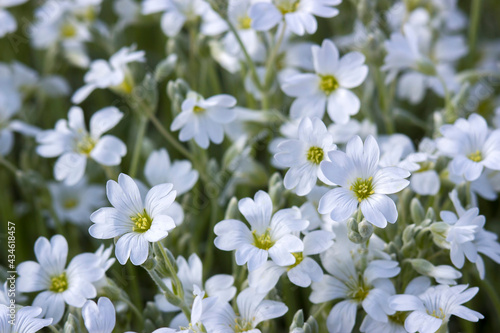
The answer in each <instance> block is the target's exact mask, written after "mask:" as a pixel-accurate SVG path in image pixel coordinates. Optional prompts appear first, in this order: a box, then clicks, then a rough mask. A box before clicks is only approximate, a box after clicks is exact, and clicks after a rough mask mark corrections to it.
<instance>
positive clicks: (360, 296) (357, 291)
mask: <svg viewBox="0 0 500 333" xmlns="http://www.w3.org/2000/svg"><path fill="white" fill-rule="evenodd" d="M369 293H370V287H369V286H366V285H365V284H364V283H363V282H362V281H361V282H360V283H359V284H357V286H356V288H354V289H351V291H350V292H349V294H348V296H350V297H351V298H352V299H353V300H355V301H356V302H358V303H361V302H363V301H364V299H365V298H366V296H368V294H369Z"/></svg>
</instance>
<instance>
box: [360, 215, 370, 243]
mask: <svg viewBox="0 0 500 333" xmlns="http://www.w3.org/2000/svg"><path fill="white" fill-rule="evenodd" d="M358 231H359V234H360V235H361V237H363V239H365V240H367V239H368V238H370V237H371V235H372V234H373V224H371V223H370V222H368V221H366V220H365V219H363V221H361V223H359V224H358Z"/></svg>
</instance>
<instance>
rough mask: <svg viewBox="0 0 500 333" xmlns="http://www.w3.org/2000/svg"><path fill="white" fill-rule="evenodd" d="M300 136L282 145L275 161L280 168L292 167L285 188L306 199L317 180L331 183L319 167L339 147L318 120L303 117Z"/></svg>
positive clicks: (285, 180)
mask: <svg viewBox="0 0 500 333" xmlns="http://www.w3.org/2000/svg"><path fill="white" fill-rule="evenodd" d="M298 134H299V138H298V139H296V140H294V139H292V140H286V141H283V142H281V143H280V144H279V145H278V153H277V154H276V155H275V156H274V158H275V159H276V161H277V162H278V164H279V165H283V166H287V167H290V169H289V170H288V171H287V173H286V175H285V179H284V181H283V185H284V186H285V188H287V189H289V190H291V189H295V192H296V193H297V195H300V196H303V195H306V194H308V193H309V192H311V190H312V188H313V187H314V185H316V181H317V179H318V178H319V179H320V180H321V181H323V182H325V183H329V182H328V180H327V179H326V178H325V176H324V175H323V173H322V172H321V169H320V167H319V165H320V163H321V162H322V161H323V160H325V159H326V160H327V159H328V152H330V151H331V150H334V149H336V148H337V146H336V145H335V144H333V138H332V136H331V135H330V133H329V132H328V131H327V129H326V126H325V124H324V123H323V122H322V121H321V119H319V118H313V119H312V120H311V119H310V118H307V117H305V118H303V119H302V120H301V122H300V124H299V130H298Z"/></svg>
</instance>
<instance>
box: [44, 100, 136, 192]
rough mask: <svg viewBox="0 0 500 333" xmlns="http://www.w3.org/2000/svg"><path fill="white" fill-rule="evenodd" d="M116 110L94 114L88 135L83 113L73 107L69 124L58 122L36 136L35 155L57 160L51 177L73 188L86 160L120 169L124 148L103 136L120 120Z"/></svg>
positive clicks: (81, 174) (69, 116)
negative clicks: (116, 166)
mask: <svg viewBox="0 0 500 333" xmlns="http://www.w3.org/2000/svg"><path fill="white" fill-rule="evenodd" d="M122 117H123V113H121V112H120V111H119V110H118V109H117V108H115V107H112V106H110V107H107V108H104V109H101V110H99V111H97V112H96V113H95V114H94V115H92V117H91V118H90V133H89V132H87V128H86V125H85V119H84V115H83V110H82V109H81V108H79V107H77V106H73V107H72V108H71V109H70V110H69V112H68V121H66V120H65V119H60V120H59V121H58V122H57V123H56V126H55V129H53V130H46V131H43V132H41V133H39V134H38V135H37V138H36V139H37V142H38V143H39V144H40V145H39V146H38V147H37V150H36V151H37V153H38V154H39V155H40V156H43V157H56V156H59V158H58V159H57V162H56V164H55V166H54V177H55V179H56V180H58V181H64V182H65V184H66V185H75V184H76V183H77V182H78V181H79V180H80V179H82V177H83V175H84V174H85V167H86V165H87V158H89V157H90V158H92V159H93V160H94V161H96V162H97V163H99V164H102V165H105V166H112V165H119V164H120V163H121V159H122V157H123V156H125V154H126V153H127V146H125V144H124V143H123V142H122V141H121V140H120V139H118V138H117V137H115V136H113V135H104V136H102V135H103V134H104V133H105V132H107V131H109V130H110V129H112V128H113V127H115V126H116V124H118V122H119V121H120V120H121V119H122Z"/></svg>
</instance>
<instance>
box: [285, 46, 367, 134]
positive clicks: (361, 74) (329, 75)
mask: <svg viewBox="0 0 500 333" xmlns="http://www.w3.org/2000/svg"><path fill="white" fill-rule="evenodd" d="M312 53H313V63H314V70H315V73H303V74H302V73H301V74H296V75H291V76H290V77H288V78H287V80H286V81H285V82H284V83H283V84H282V86H281V88H282V89H283V91H284V92H285V94H287V95H289V96H293V97H297V99H296V100H295V101H294V102H293V103H292V106H291V108H290V115H291V117H292V118H301V117H303V116H309V117H318V118H323V115H324V114H325V108H326V110H327V112H328V115H329V116H330V118H331V119H332V120H333V121H334V122H336V123H340V124H346V123H347V122H348V121H349V117H350V116H352V115H355V114H356V113H358V111H359V108H360V101H359V98H358V96H356V94H354V93H353V92H352V91H350V90H349V89H351V88H355V87H357V86H359V85H360V84H361V83H362V82H363V81H364V80H365V78H366V75H367V74H368V66H366V65H364V62H365V57H364V56H363V54H361V53H359V52H350V53H348V54H346V55H344V56H343V57H342V58H340V59H339V51H338V49H337V47H336V46H335V44H333V42H332V41H330V40H328V39H325V40H324V41H323V44H322V45H321V47H319V46H317V45H314V46H312Z"/></svg>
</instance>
